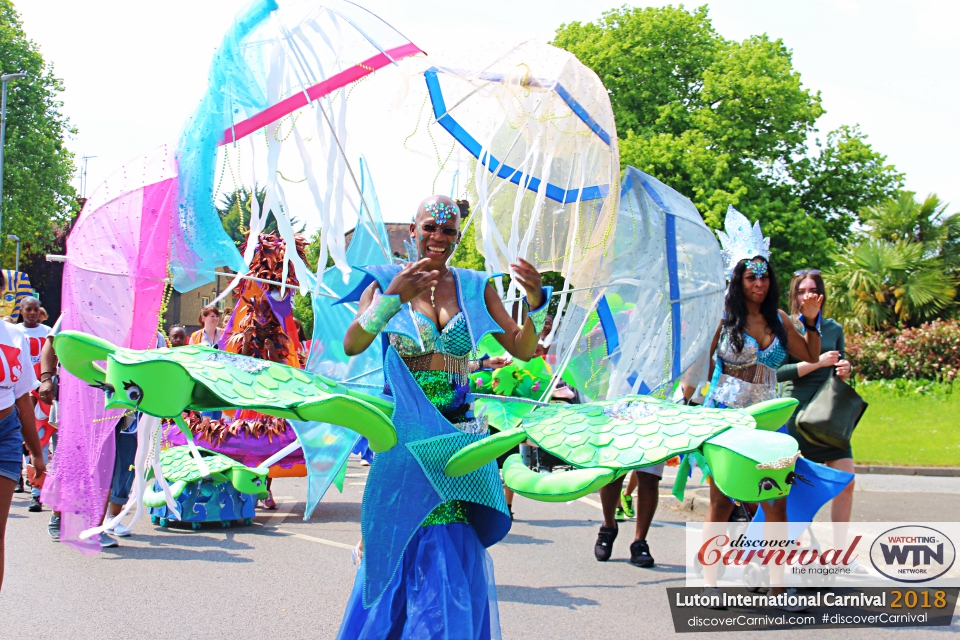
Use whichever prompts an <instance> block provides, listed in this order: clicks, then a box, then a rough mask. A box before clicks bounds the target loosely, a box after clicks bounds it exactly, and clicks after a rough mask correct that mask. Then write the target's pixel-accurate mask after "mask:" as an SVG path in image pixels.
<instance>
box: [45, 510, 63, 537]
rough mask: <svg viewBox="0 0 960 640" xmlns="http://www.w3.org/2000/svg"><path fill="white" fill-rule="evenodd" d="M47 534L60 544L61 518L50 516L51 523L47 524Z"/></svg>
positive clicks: (54, 515)
mask: <svg viewBox="0 0 960 640" xmlns="http://www.w3.org/2000/svg"><path fill="white" fill-rule="evenodd" d="M47 533H49V534H50V538H52V539H53V541H54V542H60V516H58V515H57V514H55V513H54V514H53V515H51V516H50V522H49V523H48V524H47Z"/></svg>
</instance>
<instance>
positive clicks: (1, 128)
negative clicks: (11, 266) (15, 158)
mask: <svg viewBox="0 0 960 640" xmlns="http://www.w3.org/2000/svg"><path fill="white" fill-rule="evenodd" d="M26 77H27V74H26V73H23V72H20V73H5V74H3V75H2V76H0V83H3V97H2V98H0V229H2V228H3V143H4V139H5V138H6V135H7V83H8V82H10V81H11V80H19V79H20V78H26ZM18 249H19V244H18ZM18 253H19V252H18Z"/></svg>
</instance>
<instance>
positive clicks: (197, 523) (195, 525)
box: [190, 522, 200, 531]
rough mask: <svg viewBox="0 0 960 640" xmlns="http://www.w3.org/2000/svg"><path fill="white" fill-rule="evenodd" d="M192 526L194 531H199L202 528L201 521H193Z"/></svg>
mask: <svg viewBox="0 0 960 640" xmlns="http://www.w3.org/2000/svg"><path fill="white" fill-rule="evenodd" d="M190 528H191V529H193V530H194V531H199V530H200V523H199V522H191V523H190Z"/></svg>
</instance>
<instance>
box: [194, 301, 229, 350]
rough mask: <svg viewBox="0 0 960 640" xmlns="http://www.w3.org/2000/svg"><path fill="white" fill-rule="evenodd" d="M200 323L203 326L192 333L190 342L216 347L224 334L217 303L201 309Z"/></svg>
mask: <svg viewBox="0 0 960 640" xmlns="http://www.w3.org/2000/svg"><path fill="white" fill-rule="evenodd" d="M200 325H201V328H200V329H197V330H196V331H194V332H193V333H192V334H191V335H190V344H199V345H203V346H205V347H213V348H214V349H216V348H217V343H218V342H219V341H220V336H221V335H222V334H223V332H222V331H221V330H220V326H219V325H220V310H219V309H217V305H215V304H208V305H207V306H205V307H204V308H203V309H201V310H200Z"/></svg>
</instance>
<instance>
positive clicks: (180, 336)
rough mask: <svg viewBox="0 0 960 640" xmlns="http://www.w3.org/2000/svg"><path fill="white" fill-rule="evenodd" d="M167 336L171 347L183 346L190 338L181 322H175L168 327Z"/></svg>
mask: <svg viewBox="0 0 960 640" xmlns="http://www.w3.org/2000/svg"><path fill="white" fill-rule="evenodd" d="M169 336H170V346H171V347H185V346H186V345H187V344H188V343H189V340H190V339H189V336H188V335H187V329H186V327H184V326H183V325H182V324H175V325H173V326H172V327H170V333H169Z"/></svg>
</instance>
